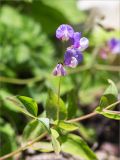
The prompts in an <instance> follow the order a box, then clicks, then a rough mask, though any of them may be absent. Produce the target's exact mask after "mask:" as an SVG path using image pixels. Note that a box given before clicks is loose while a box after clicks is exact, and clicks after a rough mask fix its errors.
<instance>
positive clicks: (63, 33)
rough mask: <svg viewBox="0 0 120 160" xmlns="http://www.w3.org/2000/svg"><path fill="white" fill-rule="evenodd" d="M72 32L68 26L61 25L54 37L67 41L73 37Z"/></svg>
mask: <svg viewBox="0 0 120 160" xmlns="http://www.w3.org/2000/svg"><path fill="white" fill-rule="evenodd" d="M73 34H74V30H73V28H72V27H71V26H70V25H67V24H62V25H60V26H59V27H58V29H57V30H56V37H57V38H58V39H61V40H65V41H67V40H69V39H70V38H72V37H73Z"/></svg>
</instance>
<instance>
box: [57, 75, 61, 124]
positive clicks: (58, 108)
mask: <svg viewBox="0 0 120 160" xmlns="http://www.w3.org/2000/svg"><path fill="white" fill-rule="evenodd" d="M60 85H61V77H60V78H59V83H58V102H57V103H58V106H57V120H58V122H59V112H60V106H59V101H60Z"/></svg>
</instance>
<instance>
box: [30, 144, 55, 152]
mask: <svg viewBox="0 0 120 160" xmlns="http://www.w3.org/2000/svg"><path fill="white" fill-rule="evenodd" d="M30 148H31V149H33V150H37V151H41V152H51V151H53V147H52V143H50V142H36V143H34V144H33V145H32V146H31V147H30Z"/></svg>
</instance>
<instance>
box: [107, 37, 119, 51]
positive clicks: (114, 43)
mask: <svg viewBox="0 0 120 160" xmlns="http://www.w3.org/2000/svg"><path fill="white" fill-rule="evenodd" d="M108 47H109V50H110V52H111V53H113V54H120V40H118V39H115V38H112V39H111V40H109V41H108Z"/></svg>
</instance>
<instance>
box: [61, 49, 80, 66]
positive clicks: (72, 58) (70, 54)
mask: <svg viewBox="0 0 120 160" xmlns="http://www.w3.org/2000/svg"><path fill="white" fill-rule="evenodd" d="M82 60H83V55H82V53H81V52H80V51H79V50H78V49H73V48H72V49H70V48H69V49H68V50H67V51H66V53H65V56H64V64H65V65H66V66H68V67H72V68H75V67H76V66H77V65H78V63H80V62H81V61H82Z"/></svg>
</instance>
